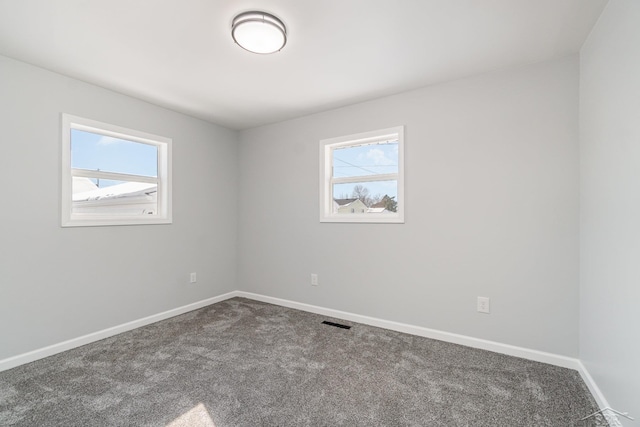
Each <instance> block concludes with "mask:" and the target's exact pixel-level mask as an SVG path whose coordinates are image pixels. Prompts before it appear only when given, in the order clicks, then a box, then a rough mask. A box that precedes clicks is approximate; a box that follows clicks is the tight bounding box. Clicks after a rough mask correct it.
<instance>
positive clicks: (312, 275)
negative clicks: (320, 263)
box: [311, 273, 318, 286]
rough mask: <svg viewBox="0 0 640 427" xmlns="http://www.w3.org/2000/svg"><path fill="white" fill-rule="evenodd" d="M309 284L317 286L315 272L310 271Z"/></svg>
mask: <svg viewBox="0 0 640 427" xmlns="http://www.w3.org/2000/svg"><path fill="white" fill-rule="evenodd" d="M311 285H312V286H318V275H317V274H315V273H311Z"/></svg>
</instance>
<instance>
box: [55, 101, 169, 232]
mask: <svg viewBox="0 0 640 427" xmlns="http://www.w3.org/2000/svg"><path fill="white" fill-rule="evenodd" d="M72 129H77V130H82V131H86V132H91V133H95V134H99V135H104V136H110V137H114V138H121V139H125V140H128V141H133V142H137V143H142V144H149V145H153V146H156V147H157V148H158V176H157V177H147V176H142V175H132V174H126V173H116V172H104V171H87V170H83V169H73V168H72V167H71V130H72ZM61 147H62V159H61V160H62V161H61V166H62V168H61V174H60V175H61V176H60V186H61V188H60V200H61V220H60V224H61V226H62V227H82V226H112V225H143V224H171V223H172V220H173V219H172V207H171V193H172V184H171V177H172V174H171V164H172V159H171V157H172V155H171V154H172V139H171V138H166V137H163V136H159V135H153V134H150V133H147V132H142V131H138V130H135V129H128V128H125V127H122V126H116V125H112V124H109V123H103V122H99V121H97V120H91V119H86V118H84V117H79V116H74V115H71V114H66V113H62V120H61ZM74 176H82V177H87V178H100V179H114V180H121V181H136V182H149V183H156V184H157V185H158V189H157V203H158V208H157V214H156V215H149V216H142V215H137V216H124V215H117V216H114V215H96V214H82V213H76V214H74V213H73V212H72V201H73V191H72V183H73V177H74Z"/></svg>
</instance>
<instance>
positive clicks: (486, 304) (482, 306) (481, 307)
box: [478, 297, 491, 314]
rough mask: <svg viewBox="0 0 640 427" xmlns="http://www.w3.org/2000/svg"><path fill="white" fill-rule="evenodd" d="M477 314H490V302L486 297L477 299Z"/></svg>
mask: <svg viewBox="0 0 640 427" xmlns="http://www.w3.org/2000/svg"><path fill="white" fill-rule="evenodd" d="M478 313H486V314H489V313H491V301H490V300H489V298H488V297H478Z"/></svg>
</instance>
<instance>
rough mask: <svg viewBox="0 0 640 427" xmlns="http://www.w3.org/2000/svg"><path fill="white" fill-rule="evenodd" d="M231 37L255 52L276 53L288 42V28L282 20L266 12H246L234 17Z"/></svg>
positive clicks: (243, 46)
mask: <svg viewBox="0 0 640 427" xmlns="http://www.w3.org/2000/svg"><path fill="white" fill-rule="evenodd" d="M231 37H233V40H234V41H235V42H236V43H237V44H238V45H239V46H240V47H241V48H243V49H245V50H248V51H249V52H253V53H262V54H267V53H274V52H278V51H279V50H280V49H282V48H283V47H284V45H285V44H287V29H286V28H285V26H284V24H283V23H282V21H281V20H279V19H278V18H276V17H275V16H273V15H271V14H269V13H266V12H244V13H241V14H240V15H238V16H236V17H235V18H233V24H232V25H231Z"/></svg>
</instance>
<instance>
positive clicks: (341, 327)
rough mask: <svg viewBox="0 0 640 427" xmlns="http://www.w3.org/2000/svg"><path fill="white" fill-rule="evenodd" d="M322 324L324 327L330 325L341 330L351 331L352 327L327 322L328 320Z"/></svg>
mask: <svg viewBox="0 0 640 427" xmlns="http://www.w3.org/2000/svg"><path fill="white" fill-rule="evenodd" d="M322 324H323V325H329V326H335V327H336V328H340V329H351V326H347V325H342V324H340V323H333V322H327V321H326V320H325V321H324V322H322Z"/></svg>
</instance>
